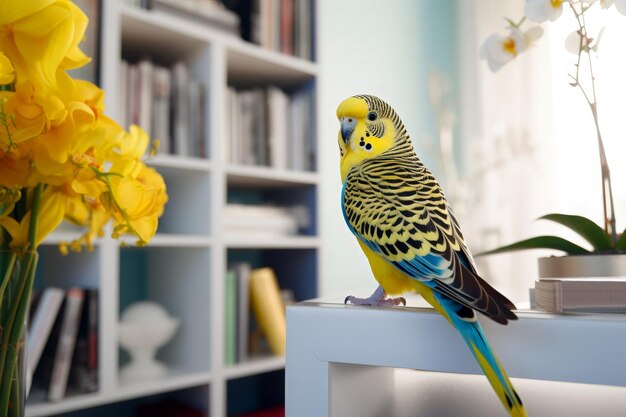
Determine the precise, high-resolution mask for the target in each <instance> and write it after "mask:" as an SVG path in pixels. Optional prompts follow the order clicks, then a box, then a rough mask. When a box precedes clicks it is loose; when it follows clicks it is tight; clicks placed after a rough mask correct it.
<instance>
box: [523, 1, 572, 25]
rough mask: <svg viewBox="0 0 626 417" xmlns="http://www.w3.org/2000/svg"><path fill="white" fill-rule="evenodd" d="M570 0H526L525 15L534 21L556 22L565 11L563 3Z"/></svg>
mask: <svg viewBox="0 0 626 417" xmlns="http://www.w3.org/2000/svg"><path fill="white" fill-rule="evenodd" d="M568 1H569V0H526V5H525V6H524V15H526V17H527V18H528V19H530V20H532V21H533V22H537V23H543V22H545V21H546V20H550V21H551V22H554V21H555V20H556V19H558V18H559V16H561V13H563V3H567V2H568Z"/></svg>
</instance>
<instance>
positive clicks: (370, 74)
mask: <svg viewBox="0 0 626 417" xmlns="http://www.w3.org/2000/svg"><path fill="white" fill-rule="evenodd" d="M317 4H318V18H319V21H318V29H319V36H318V42H319V43H318V58H319V62H320V71H321V74H320V76H319V83H320V85H319V90H318V91H319V103H320V107H319V120H320V129H321V130H320V135H321V136H320V137H321V139H320V147H319V153H320V155H319V156H320V172H321V173H322V175H323V179H322V185H321V195H320V201H321V205H322V214H323V215H322V218H321V233H322V239H323V242H324V244H323V248H322V257H321V287H320V292H321V295H322V296H328V295H348V294H349V293H354V290H355V289H365V293H367V292H368V291H373V290H374V289H375V288H376V286H377V285H378V284H377V283H376V281H375V280H374V277H373V276H372V274H371V272H370V269H369V266H368V264H367V259H366V258H365V256H364V255H363V253H362V252H361V250H360V248H359V246H358V244H357V243H356V239H355V238H354V236H353V235H352V234H351V233H350V232H349V231H348V229H347V227H346V225H345V223H344V221H343V218H342V215H341V208H340V203H339V201H340V192H341V179H340V176H339V149H338V145H337V132H338V128H339V125H338V122H337V119H336V117H335V110H336V108H337V106H338V105H339V103H340V102H341V101H342V100H343V99H345V98H347V97H349V96H352V95H354V94H364V93H365V94H373V95H376V96H379V97H380V98H382V99H384V100H386V101H387V102H388V103H390V104H391V105H392V106H393V107H394V108H395V109H396V111H397V112H398V113H399V115H400V117H401V118H402V120H403V121H404V123H405V125H406V126H407V129H408V131H409V133H411V132H416V131H417V129H418V126H417V120H418V117H419V116H418V108H417V107H418V106H417V103H418V101H419V100H418V97H419V94H420V91H419V86H418V79H419V77H418V74H420V70H421V68H423V65H421V63H420V39H419V37H418V28H417V25H416V24H415V22H416V17H417V16H418V14H419V8H420V5H419V2H416V1H413V0H390V1H374V0H368V1H364V0H361V1H359V0H341V1H335V0H318V1H317Z"/></svg>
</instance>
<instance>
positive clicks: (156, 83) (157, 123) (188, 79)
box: [119, 60, 207, 158]
mask: <svg viewBox="0 0 626 417" xmlns="http://www.w3.org/2000/svg"><path fill="white" fill-rule="evenodd" d="M120 80H121V85H122V91H121V94H120V102H119V108H120V124H121V125H122V126H123V127H125V128H128V127H129V126H130V125H132V124H135V125H138V126H141V127H142V128H143V129H144V130H145V131H146V132H147V133H148V134H149V135H150V137H151V138H152V139H153V140H158V141H159V147H158V153H160V154H170V155H180V156H194V157H200V158H206V157H207V149H206V148H207V144H206V130H207V127H206V120H207V119H206V111H207V104H206V97H207V92H206V87H205V85H204V84H203V83H202V81H199V80H197V79H195V78H194V77H192V76H191V75H190V73H189V68H188V66H187V65H186V64H185V63H183V62H178V63H176V64H175V65H174V66H172V67H171V68H167V67H162V66H158V65H155V64H153V63H152V62H151V61H149V60H142V61H140V62H138V63H136V64H131V63H129V62H127V61H124V60H123V61H122V64H121V75H120Z"/></svg>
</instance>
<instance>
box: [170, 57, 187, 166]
mask: <svg viewBox="0 0 626 417" xmlns="http://www.w3.org/2000/svg"><path fill="white" fill-rule="evenodd" d="M188 85H189V69H188V68H187V65H186V64H185V63H184V62H178V63H176V64H175V65H174V67H172V93H171V94H172V106H171V112H172V116H171V119H172V121H171V130H172V133H171V135H172V153H173V154H176V155H181V156H188V155H189V147H190V146H189V145H190V144H189V121H190V118H189V86H188Z"/></svg>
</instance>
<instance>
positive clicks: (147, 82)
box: [137, 59, 154, 152]
mask: <svg viewBox="0 0 626 417" xmlns="http://www.w3.org/2000/svg"><path fill="white" fill-rule="evenodd" d="M137 65H138V67H139V91H138V93H139V121H138V123H137V124H138V125H139V126H140V127H141V128H142V129H143V130H145V131H146V133H147V134H148V136H150V137H152V136H153V133H152V103H153V101H154V98H153V96H154V94H153V92H152V88H153V84H154V82H153V72H154V65H153V64H152V62H151V61H148V60H147V59H144V60H141V61H140V62H139V64H137ZM146 152H149V150H146Z"/></svg>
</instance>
